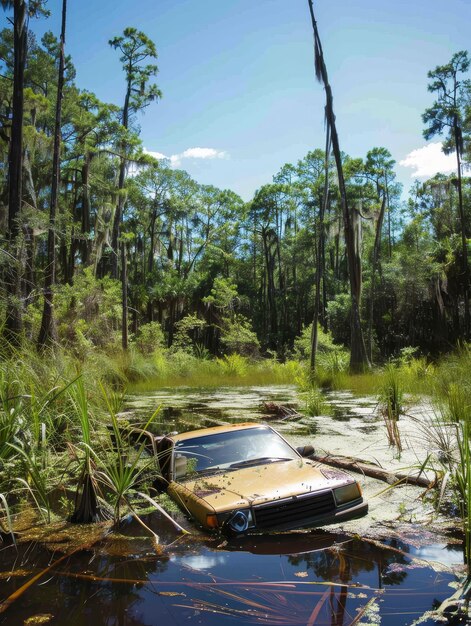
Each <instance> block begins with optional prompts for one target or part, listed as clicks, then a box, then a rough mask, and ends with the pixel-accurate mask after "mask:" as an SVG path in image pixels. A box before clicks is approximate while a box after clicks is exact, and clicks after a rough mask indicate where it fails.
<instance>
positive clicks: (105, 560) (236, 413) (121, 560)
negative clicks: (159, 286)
mask: <svg viewBox="0 0 471 626" xmlns="http://www.w3.org/2000/svg"><path fill="white" fill-rule="evenodd" d="M328 400H329V401H330V402H331V404H332V408H333V411H332V414H331V415H330V416H326V417H322V418H314V417H309V416H305V417H303V418H300V419H296V420H295V421H291V420H280V419H277V420H275V421H274V422H272V423H273V424H274V426H275V427H276V428H278V429H279V430H281V431H282V432H283V434H284V435H285V436H286V437H287V438H288V439H289V440H290V441H292V442H293V443H294V444H295V445H299V444H300V443H313V444H314V445H315V446H316V447H322V448H324V447H325V446H327V445H329V447H330V448H334V449H344V448H349V451H350V453H352V454H353V453H354V450H355V449H354V448H352V443H351V442H352V441H354V442H355V445H358V442H362V447H363V448H365V447H366V446H367V439H369V441H373V442H374V441H376V439H378V442H379V438H380V437H381V441H382V438H383V437H384V432H383V431H382V428H384V427H383V425H382V423H381V420H380V419H379V418H378V416H377V415H376V413H375V400H374V399H372V398H361V399H355V398H354V397H353V396H351V394H348V393H342V394H336V395H331V396H329V397H328ZM264 402H277V403H282V404H284V405H288V406H290V407H292V408H294V409H295V408H297V407H299V406H301V405H302V400H300V399H299V398H298V397H297V395H296V390H295V389H294V388H292V387H253V388H245V389H244V388H240V389H234V388H225V389H217V390H214V389H213V390H194V389H189V388H188V389H179V390H178V391H175V390H159V391H158V392H156V393H155V394H153V395H147V396H139V397H136V396H134V397H131V398H129V408H130V409H132V410H133V411H134V412H137V413H140V412H142V414H143V415H146V416H148V415H149V411H153V410H155V408H156V406H157V405H159V404H162V405H163V409H162V411H161V413H160V415H159V421H158V423H157V424H156V425H155V426H154V428H155V429H156V430H158V431H159V432H169V431H173V430H177V431H182V430H189V429H191V428H196V427H200V426H201V425H203V426H210V425H213V424H219V423H227V422H236V421H254V420H259V419H263V416H264V414H266V407H264V406H263V403H264ZM345 440H346V442H345ZM370 447H371V446H370ZM376 447H378V450H376V449H375V451H374V452H375V453H377V454H380V450H379V447H380V446H379V443H378V444H377V446H376ZM390 454H391V458H393V457H394V453H393V452H390ZM363 483H364V484H363V488H364V492H365V493H366V495H367V497H368V499H369V501H370V513H369V515H368V516H367V517H366V518H362V519H361V520H356V521H351V522H347V523H346V524H344V526H343V527H340V526H337V527H329V528H328V529H325V530H319V529H315V530H311V531H299V532H291V533H278V534H271V535H269V534H266V535H258V536H257V535H255V536H253V537H246V538H243V539H239V540H232V541H231V542H228V541H226V540H224V539H222V538H220V537H211V536H208V535H206V534H203V533H201V532H199V531H197V532H195V533H194V534H192V535H190V536H185V537H181V536H178V535H176V534H175V531H174V530H173V529H172V528H171V527H170V526H169V525H168V523H167V522H165V521H164V520H163V519H162V518H161V516H160V515H159V514H158V513H155V514H152V515H148V516H146V518H145V522H146V524H148V525H149V526H150V527H151V528H152V529H153V530H154V531H155V532H156V533H157V534H158V535H159V537H160V541H159V545H155V544H154V543H153V541H152V540H151V539H150V538H149V537H147V536H146V535H145V532H144V530H143V529H142V528H141V527H140V526H139V525H138V524H137V523H136V522H135V521H132V520H128V521H126V522H125V523H124V525H123V527H122V529H121V531H120V533H119V534H118V535H110V536H109V537H107V538H105V539H103V540H101V541H99V542H98V543H96V544H94V545H93V546H91V547H88V548H87V549H84V550H81V551H78V552H76V553H74V554H73V555H71V556H70V557H67V558H65V559H62V556H63V555H62V554H61V553H58V552H56V553H54V552H52V551H51V549H50V548H49V549H46V548H45V547H44V546H42V547H41V546H40V545H39V544H27V545H23V546H20V548H19V550H18V551H17V550H16V548H15V547H13V546H8V545H6V544H3V546H2V545H1V544H0V601H1V600H4V599H5V598H7V597H11V594H14V593H15V592H16V593H17V594H18V595H17V597H16V596H13V601H12V603H11V604H10V606H9V607H8V608H6V610H4V612H1V605H0V624H7V625H10V624H11V625H12V626H13V625H16V624H18V625H22V624H33V623H34V624H42V623H44V624H46V623H48V624H67V625H68V626H81V625H85V624H86V625H87V626H91V625H93V626H95V625H97V626H101V625H106V626H115V625H116V626H117V625H122V626H134V625H137V624H139V625H140V626H146V625H154V624H159V625H160V624H162V625H165V626H166V625H167V624H177V625H180V624H181V625H183V624H190V625H191V624H195V625H196V624H207V625H211V626H212V625H214V626H220V625H223V624H224V625H225V624H236V623H238V624H266V625H269V626H271V625H280V626H282V625H287V626H290V625H298V624H299V625H301V624H305V625H315V624H319V625H321V624H322V625H323V624H326V625H327V624H328V625H330V626H347V625H352V626H353V625H354V624H355V625H358V624H363V625H371V626H373V625H374V624H382V625H385V626H388V625H391V626H402V625H404V626H406V625H409V624H412V623H413V622H414V621H415V620H416V619H418V618H420V617H421V616H423V615H424V614H425V613H426V612H428V611H432V610H433V609H434V608H436V607H437V606H438V605H439V604H440V603H441V602H442V601H443V600H444V599H446V598H447V597H449V596H451V595H452V593H453V591H454V589H453V585H454V584H456V575H455V571H456V566H457V565H458V564H460V563H461V562H462V553H461V548H460V546H459V545H456V544H453V543H451V540H450V542H448V540H447V539H446V538H444V537H443V536H441V535H438V533H435V532H433V530H432V526H433V524H434V522H430V521H429V523H428V525H427V530H424V526H422V525H421V524H420V523H419V522H422V521H423V520H422V518H420V519H419V517H420V516H422V517H423V516H424V515H425V516H426V515H429V514H431V513H430V511H428V510H424V505H423V504H421V502H420V500H419V503H418V504H417V500H418V495H419V494H420V493H421V491H420V490H418V489H417V488H411V487H407V488H401V489H397V490H390V491H388V492H386V493H381V492H382V491H384V487H385V485H384V483H378V482H377V481H373V480H371V479H368V480H364V481H363ZM378 494H379V495H378ZM398 516H399V517H401V519H400V520H398ZM430 519H432V518H430ZM360 536H361V537H362V538H361V539H360V538H359V537H360ZM51 565H52V567H51ZM46 568H48V569H46ZM1 572H3V573H1ZM8 572H13V573H12V575H9V574H8ZM35 577H37V578H36V579H35ZM31 580H33V583H32V584H31V585H30V586H28V587H27V588H25V587H23V585H25V583H27V582H28V581H31ZM34 617H36V618H37V619H36V621H32V618H34ZM28 620H30V621H28ZM421 623H423V624H434V623H435V622H434V620H433V619H432V617H429V618H427V617H426V618H425V619H424V621H422V622H421Z"/></svg>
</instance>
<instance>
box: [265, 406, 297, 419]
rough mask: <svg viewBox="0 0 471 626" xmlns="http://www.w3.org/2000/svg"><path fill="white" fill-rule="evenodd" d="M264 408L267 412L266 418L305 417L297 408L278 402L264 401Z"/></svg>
mask: <svg viewBox="0 0 471 626" xmlns="http://www.w3.org/2000/svg"><path fill="white" fill-rule="evenodd" d="M262 409H263V410H264V411H265V412H266V413H267V415H265V419H266V420H270V419H273V420H275V419H279V420H287V419H296V418H300V417H303V416H302V415H301V414H300V413H298V412H297V411H296V410H295V409H292V408H291V407H289V406H285V405H284V404H278V403H277V402H263V403H262Z"/></svg>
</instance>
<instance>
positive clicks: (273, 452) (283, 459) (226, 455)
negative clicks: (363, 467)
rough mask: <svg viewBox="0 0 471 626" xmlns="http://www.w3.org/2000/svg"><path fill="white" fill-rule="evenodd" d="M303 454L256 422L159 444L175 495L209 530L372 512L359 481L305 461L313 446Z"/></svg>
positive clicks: (289, 525) (285, 525)
mask: <svg viewBox="0 0 471 626" xmlns="http://www.w3.org/2000/svg"><path fill="white" fill-rule="evenodd" d="M298 450H299V451H298ZM298 450H295V449H294V448H292V447H291V446H290V444H289V443H288V442H287V441H285V439H283V437H282V436H281V435H280V434H279V433H277V432H276V431H275V430H274V429H273V428H271V427H270V426H267V425H263V424H251V423H250V424H237V425H228V426H218V427H215V428H205V429H201V430H195V431H191V432H186V433H181V434H171V435H167V436H164V437H161V438H159V441H158V445H157V451H158V458H159V463H160V468H161V474H162V479H163V483H164V484H165V488H166V490H167V493H168V494H169V496H170V497H171V498H172V499H173V500H174V501H175V502H176V503H177V504H178V505H179V506H180V508H181V509H182V510H183V511H184V512H185V513H187V514H189V515H190V516H191V517H192V518H193V519H195V520H196V521H197V522H199V523H200V524H201V525H202V526H203V528H205V529H209V530H212V529H219V530H222V531H223V532H227V533H229V534H241V533H245V532H247V531H251V530H255V531H259V530H266V529H276V530H290V529H294V528H302V527H306V526H322V525H324V524H333V523H337V522H340V521H344V520H347V519H352V518H356V517H360V516H362V515H365V514H366V512H367V511H368V504H367V503H366V502H364V500H363V497H362V494H361V489H360V486H359V484H358V483H357V482H356V481H355V480H354V479H353V478H352V477H351V476H349V475H348V474H346V473H345V472H342V471H339V470H334V469H331V468H328V467H326V466H324V465H321V464H319V463H316V462H314V461H312V460H310V459H309V458H304V457H303V456H302V454H304V455H305V456H306V455H307V454H309V453H311V454H312V452H313V449H312V447H311V446H308V447H307V449H298Z"/></svg>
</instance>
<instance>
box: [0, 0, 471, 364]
mask: <svg viewBox="0 0 471 626" xmlns="http://www.w3.org/2000/svg"><path fill="white" fill-rule="evenodd" d="M2 4H4V5H5V8H6V9H7V15H9V16H10V18H11V26H10V27H8V28H6V29H4V30H3V31H2V32H1V40H0V58H1V64H2V66H1V77H0V100H1V110H0V116H1V120H2V127H1V145H0V150H1V152H0V159H1V167H0V177H1V178H0V184H1V196H0V197H1V202H0V213H1V215H0V228H1V233H2V239H3V241H2V249H1V250H2V255H1V258H0V264H1V266H0V267H1V272H2V274H1V288H2V293H1V300H0V307H1V311H0V315H1V319H2V320H4V324H5V327H4V336H5V338H6V340H7V343H8V344H10V345H13V346H15V347H18V346H20V345H24V342H26V343H27V344H29V345H33V344H34V345H36V346H37V347H38V348H39V349H43V348H45V347H46V346H56V347H58V346H62V347H64V348H66V350H67V351H68V352H70V353H71V354H74V355H76V356H77V357H78V358H79V359H82V360H83V359H84V358H86V356H87V355H90V354H93V353H94V351H96V350H100V351H104V352H106V353H108V354H118V353H120V351H121V349H124V350H125V351H128V350H129V349H131V351H134V352H136V353H139V354H141V355H146V354H147V355H150V354H152V355H153V357H152V358H153V359H154V364H153V367H154V368H155V367H157V370H158V366H156V365H155V358H154V357H155V354H154V353H155V350H156V349H157V350H160V353H161V355H162V354H165V358H173V359H174V360H175V359H177V360H178V359H180V360H181V359H183V357H182V353H186V354H187V355H189V356H190V355H191V356H193V357H196V358H199V359H201V358H203V359H209V358H211V357H222V356H223V355H226V356H228V355H231V354H237V355H242V356H243V357H250V358H259V357H261V356H262V357H270V358H271V359H273V358H274V359H277V360H279V361H285V360H287V359H288V360H289V359H291V358H293V356H295V357H297V358H306V357H308V356H309V352H310V341H311V340H310V335H311V327H312V323H313V319H314V317H315V316H317V318H318V320H319V324H320V327H321V333H322V334H321V336H320V339H321V342H320V348H321V351H322V350H323V351H327V352H334V353H336V354H337V355H339V354H341V352H342V351H341V347H342V346H346V347H348V346H350V343H351V326H352V324H351V319H352V315H351V291H350V287H349V259H348V254H347V252H346V246H345V213H344V211H343V208H342V193H341V189H340V188H339V178H338V168H337V167H336V165H335V160H334V158H333V157H330V156H329V158H328V162H327V167H326V158H325V155H326V152H325V148H324V147H318V148H317V149H313V150H312V151H310V152H309V153H308V154H306V156H305V157H304V158H302V159H300V160H299V161H298V162H297V163H293V164H291V163H287V164H285V165H284V166H283V167H282V168H281V169H280V170H279V171H278V172H275V173H274V175H273V180H272V182H271V183H268V184H266V185H263V186H262V187H261V188H259V189H258V190H257V191H256V192H255V194H254V196H253V198H252V199H251V200H250V201H248V202H246V201H243V200H242V199H241V198H240V197H239V196H238V195H237V194H236V193H234V192H233V191H231V190H228V189H218V188H216V187H214V186H212V185H203V184H199V183H198V182H197V181H195V180H194V179H193V178H192V177H191V176H190V175H189V174H188V173H187V172H185V171H184V170H180V169H177V168H176V167H175V164H174V163H172V162H171V161H169V160H166V159H163V158H161V159H155V158H153V157H152V156H151V155H150V154H149V153H148V152H147V151H146V150H145V149H144V147H143V143H142V138H141V136H140V129H139V119H140V115H141V114H142V113H143V111H144V110H145V109H146V108H148V107H152V106H155V104H156V102H157V101H158V100H159V99H160V98H161V96H162V94H161V92H160V89H159V88H158V86H157V82H156V75H157V71H158V70H157V65H156V58H157V50H156V47H155V44H154V43H153V42H152V41H151V40H150V39H149V38H148V37H147V36H146V35H145V34H144V33H142V32H141V31H138V30H136V29H133V28H127V29H125V31H124V32H123V34H122V35H120V36H117V37H114V38H112V39H110V41H109V43H110V45H111V47H112V48H113V49H114V50H115V51H116V54H117V56H118V57H119V59H120V61H121V64H122V69H123V73H122V76H121V80H122V86H123V96H124V97H123V102H122V103H121V105H117V104H110V103H104V102H101V101H100V100H99V99H98V98H97V97H96V96H95V95H94V94H93V93H91V92H89V91H87V90H86V89H84V88H83V87H82V86H79V85H77V84H76V82H75V70H74V66H73V61H72V59H71V58H70V57H68V56H67V55H66V54H65V52H64V46H63V45H62V44H61V38H57V37H56V36H54V35H53V34H52V33H50V32H47V33H46V34H45V35H44V36H43V37H42V38H41V40H38V39H37V38H36V37H35V35H34V33H33V29H32V28H30V21H31V23H32V20H34V19H39V20H45V19H46V6H45V5H43V3H41V2H30V3H25V2H19V3H9V2H4V3H2ZM66 8H67V5H66V3H65V2H64V3H63V9H66ZM13 24H15V25H16V26H17V28H16V29H14V28H13V27H12V26H13ZM20 25H21V29H19V26H20ZM62 27H63V37H62V39H63V40H64V41H65V20H64V22H63V25H62ZM61 51H62V52H61ZM445 62H446V63H445V65H443V66H439V67H437V68H435V69H432V70H431V72H430V73H429V76H428V87H429V91H430V92H431V96H430V108H429V109H427V110H426V111H424V114H423V122H424V135H425V137H426V138H433V137H439V138H441V139H442V140H443V149H444V150H445V151H446V152H448V153H451V154H454V155H455V157H456V172H455V173H453V174H451V175H443V174H437V175H436V176H434V177H432V178H430V179H429V180H426V181H425V182H415V183H414V185H413V186H412V188H411V190H410V192H409V195H408V198H407V199H406V200H404V195H403V190H402V188H401V185H400V184H399V183H397V181H396V172H395V165H396V164H395V161H394V159H393V158H392V156H391V154H390V152H389V150H388V148H387V147H384V146H372V147H371V149H370V150H369V151H368V152H367V154H366V155H362V156H357V155H355V156H349V155H347V154H344V153H342V165H343V174H344V178H345V189H346V197H347V200H348V206H349V215H350V220H351V228H352V233H353V237H354V246H355V255H356V256H357V258H358V262H359V272H360V273H359V283H360V284H359V298H358V304H359V311H360V318H361V324H362V333H363V341H364V344H365V354H366V358H365V362H364V365H367V362H370V363H372V362H384V361H386V360H388V359H390V358H392V357H395V356H397V355H398V354H400V353H401V350H402V351H404V350H406V351H407V350H408V349H409V350H412V351H414V350H415V351H419V352H420V353H422V354H425V355H429V356H436V355H438V354H440V353H443V352H445V351H449V350H451V349H453V347H454V346H456V345H457V343H458V342H460V341H463V340H467V339H469V332H470V314H469V287H470V279H469V263H468V256H469V236H470V232H469V223H470V211H471V207H470V204H471V197H470V195H471V186H470V179H469V178H468V177H467V176H466V171H467V167H468V165H469V163H470V159H471V151H470V144H469V133H470V129H471V87H470V83H469V57H468V54H467V52H466V51H459V52H457V53H456V54H455V55H454V56H453V57H452V59H450V60H446V59H445ZM313 73H314V72H313ZM426 83H427V81H426V78H425V77H424V89H425V87H426ZM20 113H21V115H20ZM320 114H321V115H323V111H322V112H320ZM340 139H341V138H340ZM329 152H330V151H329ZM326 174H327V176H326ZM327 180H328V191H327V192H326V189H327V185H326V181H327ZM350 275H351V271H350ZM316 294H317V295H318V298H316ZM336 346H339V348H338V349H337V348H336ZM178 355H180V356H178ZM157 361H158V359H157Z"/></svg>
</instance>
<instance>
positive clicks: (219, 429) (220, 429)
mask: <svg viewBox="0 0 471 626" xmlns="http://www.w3.org/2000/svg"><path fill="white" fill-rule="evenodd" d="M249 428H267V426H266V424H260V423H259V424H257V423H255V422H244V423H242V424H227V425H225V426H213V427H212V428H199V429H198V430H190V431H188V432H186V433H178V434H176V435H174V434H172V435H169V436H168V439H172V441H174V442H175V443H177V442H179V441H185V440H186V439H193V438H194V437H204V436H205V435H216V434H218V433H228V432H233V431H234V430H246V429H249Z"/></svg>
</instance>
